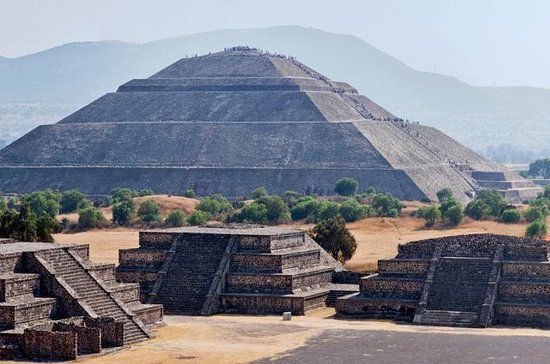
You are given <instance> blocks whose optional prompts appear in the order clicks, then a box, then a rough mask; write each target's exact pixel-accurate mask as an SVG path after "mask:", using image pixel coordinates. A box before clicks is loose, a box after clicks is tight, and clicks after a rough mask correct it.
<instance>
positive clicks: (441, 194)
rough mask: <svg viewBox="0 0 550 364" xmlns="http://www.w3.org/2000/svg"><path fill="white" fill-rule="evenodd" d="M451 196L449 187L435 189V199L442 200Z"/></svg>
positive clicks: (451, 192)
mask: <svg viewBox="0 0 550 364" xmlns="http://www.w3.org/2000/svg"><path fill="white" fill-rule="evenodd" d="M451 197H453V191H452V190H451V189H450V188H443V189H441V190H439V191H437V199H438V200H439V202H443V201H445V200H446V199H448V198H451Z"/></svg>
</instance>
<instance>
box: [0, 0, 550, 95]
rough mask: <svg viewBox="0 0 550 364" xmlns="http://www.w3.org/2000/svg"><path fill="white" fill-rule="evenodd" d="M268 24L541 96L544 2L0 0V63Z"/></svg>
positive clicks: (548, 73) (549, 31) (546, 25)
mask: <svg viewBox="0 0 550 364" xmlns="http://www.w3.org/2000/svg"><path fill="white" fill-rule="evenodd" d="M276 25H300V26H304V27H314V28H318V29H322V30H325V31H330V32H336V33H345V34H352V35H355V36H357V37H359V38H361V39H363V40H365V41H367V42H369V43H370V44H372V45H374V46H375V47H377V48H379V49H381V50H382V51H385V52H387V53H389V54H390V55H392V56H394V57H396V58H397V59H399V60H401V61H403V62H405V63H406V64H408V65H409V66H411V67H413V68H416V69H418V70H421V71H428V72H437V73H442V74H447V75H451V76H454V77H457V78H458V79H460V80H462V81H465V82H467V83H470V84H473V85H476V86H516V85H524V86H537V87H545V88H550V70H549V67H548V65H549V63H550V62H549V59H550V47H549V45H550V1H547V0H521V1H519V0H414V1H411V0H378V1H372V0H338V1H335V0H330V1H325V0H315V1H309V0H269V1H266V0H263V1H262V0H195V1H187V0H179V1H175V0H154V1H151V0H148V1H143V0H93V1H88V0H57V1H55V0H0V55H2V56H5V57H17V56H21V55H25V54H29V53H33V52H37V51H41V50H44V49H47V48H50V47H54V46H57V45H60V44H63V43H68V42H74V41H86V40H122V41H128V42H147V41H151V40H157V39H162V38H167V37H175V36H181V35H185V34H191V33H197V32H204V31H210V30H218V29H231V28H260V27H269V26H276Z"/></svg>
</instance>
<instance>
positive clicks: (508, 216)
mask: <svg viewBox="0 0 550 364" xmlns="http://www.w3.org/2000/svg"><path fill="white" fill-rule="evenodd" d="M520 220H521V214H520V213H519V211H518V210H517V209H506V210H504V211H502V214H501V215H500V221H502V222H503V223H505V224H517V223H518V222H519V221H520Z"/></svg>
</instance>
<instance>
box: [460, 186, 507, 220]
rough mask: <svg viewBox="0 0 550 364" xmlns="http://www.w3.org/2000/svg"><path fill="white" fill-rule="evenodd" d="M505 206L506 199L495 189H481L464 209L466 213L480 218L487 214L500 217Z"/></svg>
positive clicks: (477, 218) (485, 216)
mask: <svg viewBox="0 0 550 364" xmlns="http://www.w3.org/2000/svg"><path fill="white" fill-rule="evenodd" d="M505 207H506V200H505V199H504V197H502V195H501V194H500V192H498V191H497V190H481V191H479V193H478V195H477V196H476V197H475V198H474V200H473V201H472V202H470V203H469V204H468V205H467V206H466V209H465V211H464V212H465V213H466V215H468V216H470V217H471V218H472V219H475V220H481V219H484V218H487V217H489V216H494V217H500V214H501V213H502V211H503V210H504V209H505Z"/></svg>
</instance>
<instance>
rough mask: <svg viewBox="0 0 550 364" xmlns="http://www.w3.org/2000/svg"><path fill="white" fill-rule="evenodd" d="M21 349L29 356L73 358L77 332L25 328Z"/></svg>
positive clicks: (75, 349) (75, 350) (75, 352)
mask: <svg viewBox="0 0 550 364" xmlns="http://www.w3.org/2000/svg"><path fill="white" fill-rule="evenodd" d="M22 349H23V354H24V356H26V357H29V358H36V359H61V360H74V359H76V357H77V355H78V350H77V334H76V333H75V332H53V331H40V330H32V329H26V330H25V331H24V333H23V346H22Z"/></svg>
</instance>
